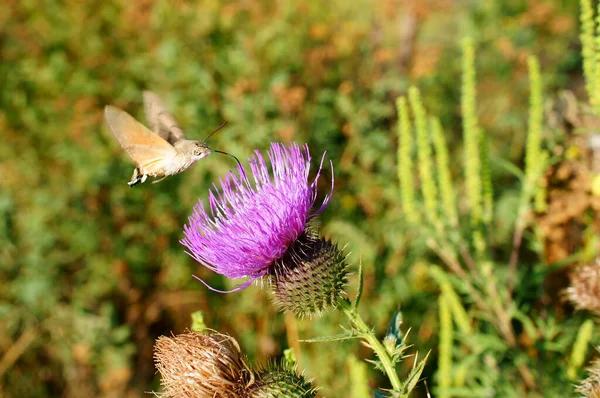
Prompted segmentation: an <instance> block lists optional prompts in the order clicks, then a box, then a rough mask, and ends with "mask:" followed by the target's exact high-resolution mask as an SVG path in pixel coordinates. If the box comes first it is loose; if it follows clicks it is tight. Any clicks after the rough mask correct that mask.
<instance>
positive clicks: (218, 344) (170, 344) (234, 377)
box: [154, 332, 254, 398]
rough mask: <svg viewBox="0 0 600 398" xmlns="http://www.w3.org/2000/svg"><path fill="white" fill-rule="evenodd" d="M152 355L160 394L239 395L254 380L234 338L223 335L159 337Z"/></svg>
mask: <svg viewBox="0 0 600 398" xmlns="http://www.w3.org/2000/svg"><path fill="white" fill-rule="evenodd" d="M154 358H155V361H156V367H157V368H158V371H159V372H160V374H161V376H162V379H161V383H162V386H163V391H162V393H161V394H160V396H162V397H177V398H180V397H189V398H204V397H210V398H233V397H240V396H244V395H245V394H244V392H245V391H247V389H248V387H250V386H251V385H252V384H253V383H254V373H253V372H252V371H251V370H250V368H249V367H248V366H247V365H246V363H245V362H244V360H243V358H242V354H241V351H240V347H239V345H238V343H237V341H235V339H234V338H233V337H230V336H227V335H224V334H220V333H212V334H206V333H197V332H187V333H183V334H180V335H177V336H174V337H165V336H162V337H160V338H159V339H158V340H157V341H156V344H155V346H154Z"/></svg>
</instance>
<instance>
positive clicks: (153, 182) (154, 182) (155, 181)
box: [152, 176, 167, 184]
mask: <svg viewBox="0 0 600 398" xmlns="http://www.w3.org/2000/svg"><path fill="white" fill-rule="evenodd" d="M165 178H167V176H164V177H163V178H161V179H160V180H154V181H152V184H156V183H157V182H161V181H162V180H164V179H165Z"/></svg>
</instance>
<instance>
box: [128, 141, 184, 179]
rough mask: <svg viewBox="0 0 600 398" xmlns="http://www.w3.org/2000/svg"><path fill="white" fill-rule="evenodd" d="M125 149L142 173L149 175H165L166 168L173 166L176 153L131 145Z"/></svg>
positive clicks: (153, 147) (152, 147)
mask: <svg viewBox="0 0 600 398" xmlns="http://www.w3.org/2000/svg"><path fill="white" fill-rule="evenodd" d="M171 148H173V147H171ZM124 149H125V151H126V152H127V154H128V155H129V156H130V157H131V159H133V161H134V162H135V163H136V164H137V166H138V167H139V169H140V171H141V172H142V173H143V174H148V175H156V174H163V173H164V171H165V168H167V167H168V166H169V165H170V164H172V159H173V156H175V152H171V151H166V150H165V148H159V147H155V146H147V145H131V146H129V147H127V148H124Z"/></svg>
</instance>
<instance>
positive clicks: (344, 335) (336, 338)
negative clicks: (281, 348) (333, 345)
mask: <svg viewBox="0 0 600 398" xmlns="http://www.w3.org/2000/svg"><path fill="white" fill-rule="evenodd" d="M360 337H362V336H361V335H360V334H357V333H352V332H344V333H340V334H334V335H332V336H322V337H314V338H312V339H307V340H300V341H301V342H303V343H324V342H328V341H342V340H351V339H358V338H360Z"/></svg>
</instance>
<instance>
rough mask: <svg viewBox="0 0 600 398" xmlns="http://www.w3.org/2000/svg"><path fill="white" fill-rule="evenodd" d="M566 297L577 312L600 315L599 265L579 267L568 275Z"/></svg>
mask: <svg viewBox="0 0 600 398" xmlns="http://www.w3.org/2000/svg"><path fill="white" fill-rule="evenodd" d="M569 279H570V280H571V284H570V286H569V287H568V288H567V289H566V290H565V294H566V297H567V298H568V299H569V301H570V302H571V303H572V304H573V306H574V307H575V308H576V309H578V310H589V311H592V312H595V313H596V314H600V263H598V262H597V263H594V264H587V265H581V266H579V267H577V268H575V269H574V270H573V271H571V273H570V274H569Z"/></svg>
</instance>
